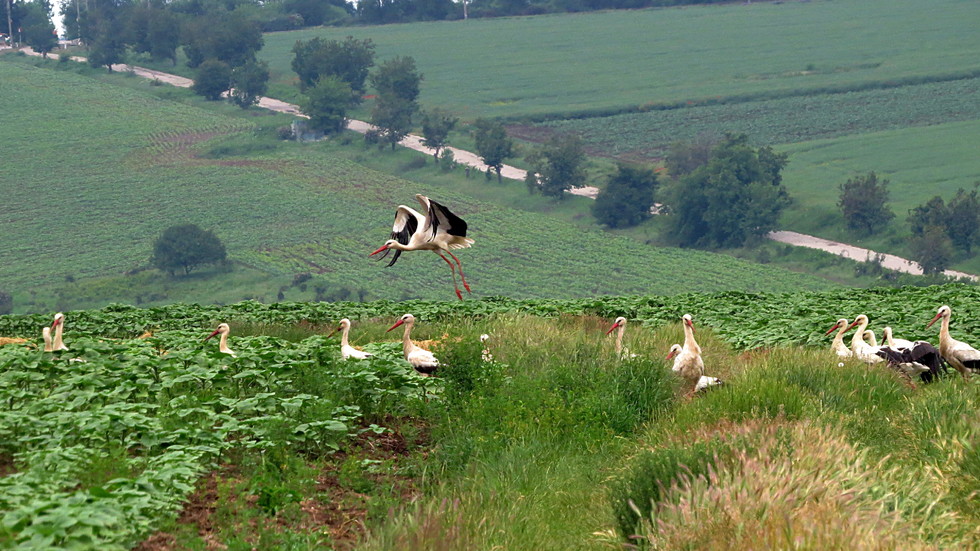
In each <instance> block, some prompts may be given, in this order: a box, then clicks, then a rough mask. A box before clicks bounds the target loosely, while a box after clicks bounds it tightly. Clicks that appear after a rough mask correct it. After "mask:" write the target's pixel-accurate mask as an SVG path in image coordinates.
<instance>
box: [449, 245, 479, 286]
mask: <svg viewBox="0 0 980 551" xmlns="http://www.w3.org/2000/svg"><path fill="white" fill-rule="evenodd" d="M446 252H447V253H449V256H451V257H453V260H455V261H456V265H457V266H459V277H460V279H462V280H463V287H466V292H467V293H472V292H473V291H470V284H469V283H467V282H466V276H464V275H463V265H462V264H461V263H460V262H459V259H458V258H456V255H454V254H453V253H452V251H446Z"/></svg>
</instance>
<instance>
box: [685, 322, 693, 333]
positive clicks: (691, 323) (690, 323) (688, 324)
mask: <svg viewBox="0 0 980 551" xmlns="http://www.w3.org/2000/svg"><path fill="white" fill-rule="evenodd" d="M684 323H686V324H687V326H688V327H690V328H691V333H694V322H691V321H687V320H684Z"/></svg>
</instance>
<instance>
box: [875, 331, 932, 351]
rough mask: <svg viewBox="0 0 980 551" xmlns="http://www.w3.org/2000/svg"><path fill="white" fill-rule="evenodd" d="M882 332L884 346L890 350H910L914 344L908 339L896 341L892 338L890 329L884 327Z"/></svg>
mask: <svg viewBox="0 0 980 551" xmlns="http://www.w3.org/2000/svg"><path fill="white" fill-rule="evenodd" d="M883 331H884V333H885V344H887V345H888V346H890V347H892V348H912V346H913V345H914V344H915V343H913V342H912V341H910V340H908V339H896V338H895V337H893V336H892V328H891V327H885V328H884V329H883ZM918 342H925V341H918Z"/></svg>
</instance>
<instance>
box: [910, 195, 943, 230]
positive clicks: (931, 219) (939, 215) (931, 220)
mask: <svg viewBox="0 0 980 551" xmlns="http://www.w3.org/2000/svg"><path fill="white" fill-rule="evenodd" d="M947 218H949V209H948V208H947V207H946V203H945V202H944V201H943V198H942V197H940V196H938V195H936V196H935V197H933V198H932V199H929V200H928V201H926V202H925V203H923V204H921V205H919V206H917V207H915V208H913V209H909V216H908V218H907V220H908V223H909V229H911V230H912V235H914V236H916V237H922V235H923V234H924V233H925V231H926V229H927V228H930V227H937V228H943V230H944V231H945V226H946V219H947Z"/></svg>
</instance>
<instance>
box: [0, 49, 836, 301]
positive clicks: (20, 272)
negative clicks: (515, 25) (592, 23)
mask: <svg viewBox="0 0 980 551" xmlns="http://www.w3.org/2000/svg"><path fill="white" fill-rule="evenodd" d="M0 80H2V81H3V82H4V84H5V86H4V93H5V97H4V101H5V105H6V106H8V109H9V112H10V113H13V114H15V116H12V117H9V118H8V119H7V120H5V124H3V125H2V127H0V141H2V142H3V143H4V144H5V151H4V152H5V159H4V161H3V163H2V164H0V191H2V192H3V193H4V196H5V198H6V200H5V205H4V209H5V210H4V212H5V220H4V225H3V227H4V239H5V245H6V246H5V247H4V248H3V249H2V250H0V282H2V283H0V287H2V288H5V289H8V290H9V291H11V292H13V293H14V294H15V295H18V294H19V295H21V296H23V295H24V294H25V293H27V292H28V291H29V290H31V289H36V288H37V286H39V285H44V284H56V283H58V282H63V281H65V280H69V279H70V280H75V281H77V280H80V279H83V278H90V277H95V276H107V275H120V274H122V273H123V272H125V271H127V270H132V269H134V268H138V267H141V266H145V265H146V262H147V258H148V257H149V252H150V248H151V244H152V242H153V240H154V239H155V238H156V237H157V236H158V235H159V234H160V232H161V231H162V230H163V229H164V228H165V227H167V226H169V225H173V224H178V223H196V224H198V225H200V226H202V227H204V228H206V229H211V230H214V231H215V232H216V234H217V235H218V236H219V237H220V238H221V239H222V240H223V241H224V242H225V244H226V245H227V246H228V250H229V254H230V256H231V257H232V258H233V259H235V260H238V261H240V262H244V263H246V264H248V265H251V266H253V267H255V268H259V269H261V270H263V271H266V272H267V273H270V274H283V275H287V276H291V275H293V274H297V273H303V272H310V273H312V274H313V275H314V276H315V277H317V278H318V280H319V281H321V282H323V283H324V284H329V285H333V286H345V287H348V288H351V289H353V290H364V291H366V293H367V296H369V297H372V298H410V297H418V298H449V297H451V296H452V295H451V293H452V290H451V282H450V277H449V273H448V269H447V268H446V266H445V265H444V264H443V263H442V261H441V260H439V259H438V258H437V257H436V256H435V255H432V254H424V253H409V254H407V255H405V256H403V259H402V260H401V261H400V262H399V264H398V265H397V266H395V267H393V268H390V269H384V268H383V267H382V265H381V264H377V263H374V262H372V261H371V260H370V259H368V258H367V253H368V252H370V251H372V250H374V249H375V248H377V246H379V245H380V244H381V243H382V242H383V241H384V240H385V239H387V237H388V233H389V232H390V227H391V221H392V219H393V215H394V209H395V207H396V206H397V205H398V204H399V203H404V204H412V202H413V195H414V194H415V193H419V192H421V193H427V194H431V195H433V196H438V197H439V198H440V199H441V200H443V201H444V202H445V203H446V204H448V205H451V206H452V208H453V209H454V210H455V211H456V212H457V213H458V214H460V215H461V216H464V217H465V218H466V219H467V220H468V221H469V223H470V228H471V235H472V237H473V238H474V239H476V246H475V247H473V248H472V249H470V250H466V251H463V252H462V253H461V255H460V256H461V258H462V260H463V263H464V267H465V268H466V269H467V275H468V278H469V280H470V282H471V283H472V284H473V286H474V291H475V293H474V297H479V296H487V295H506V296H512V297H555V296H561V297H582V296H592V295H601V294H619V293H641V292H642V293H650V292H652V293H661V294H674V293H680V292H689V291H718V290H728V289H732V290H735V289H738V290H771V291H779V290H796V289H823V288H828V287H831V286H833V284H830V283H828V282H826V281H823V280H820V279H818V278H815V277H812V276H808V275H805V274H799V273H793V272H789V271H786V270H782V269H778V268H773V267H769V266H764V265H759V264H753V263H750V262H746V261H741V260H736V259H733V258H730V257H726V256H722V255H716V254H711V253H704V252H699V251H690V250H676V249H660V248H655V247H651V246H645V245H643V244H641V243H639V242H637V241H636V240H632V239H628V238H625V237H617V236H615V235H610V234H607V233H604V232H602V231H599V230H598V229H596V230H583V229H581V228H580V227H577V226H573V225H571V224H569V223H567V222H562V221H561V220H559V219H558V218H554V217H552V216H549V215H543V214H532V213H528V212H525V211H518V210H514V209H510V208H503V207H499V206H496V205H494V204H491V203H489V202H487V201H485V200H476V199H473V198H472V197H469V196H467V195H465V194H463V193H457V192H449V191H446V190H444V189H439V188H435V187H430V186H426V185H419V184H414V183H411V182H408V181H405V180H401V179H398V178H394V177H392V176H389V175H386V174H382V173H379V172H376V171H373V170H370V169H367V168H365V167H363V166H361V165H359V164H357V163H356V162H353V161H350V160H346V159H344V158H342V157H343V156H342V155H341V156H338V155H336V154H335V153H332V150H331V148H336V147H338V145H337V144H333V145H328V144H325V145H324V146H303V145H298V144H293V143H276V142H270V141H266V142H262V143H264V144H265V145H264V146H262V147H258V148H256V149H258V150H259V152H258V153H254V154H247V155H243V156H219V157H215V155H208V156H206V157H205V156H203V153H204V152H205V151H207V150H208V148H216V145H217V144H218V143H219V142H215V141H214V140H216V139H220V140H223V141H225V142H226V141H228V140H229V139H232V138H234V139H233V140H232V141H234V140H239V141H242V140H245V141H246V142H248V141H249V140H250V138H248V135H249V133H250V132H253V131H254V130H255V129H254V127H253V126H252V125H251V123H249V122H246V121H245V120H244V119H242V118H232V117H224V116H221V115H218V114H215V113H214V112H209V111H203V110H200V109H197V108H194V107H190V106H187V105H182V104H178V103H174V102H169V101H161V100H159V99H157V98H156V97H153V96H151V95H149V94H146V93H142V92H139V91H133V90H130V89H124V88H120V87H114V86H111V85H108V84H101V83H99V82H97V81H95V80H93V79H90V78H87V77H84V76H79V75H77V74H73V73H69V72H58V71H51V70H45V69H37V68H33V67H25V66H22V65H20V64H15V63H6V62H0ZM147 86H149V84H147ZM39 89H43V90H44V91H45V93H44V94H37V93H36V90H39ZM221 143H223V142H221ZM350 147H354V148H360V147H362V146H361V145H360V143H359V142H358V143H357V145H352V146H350ZM25 183H26V184H27V187H26V189H28V190H29V192H28V193H25V192H24V189H25V185H24V184H25ZM515 185H517V184H515ZM222 277H227V276H222ZM229 284H233V278H229ZM310 296H311V297H312V291H310ZM117 298H118V300H121V301H126V300H132V298H131V297H128V296H119V297H117ZM171 300H173V297H171Z"/></svg>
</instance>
